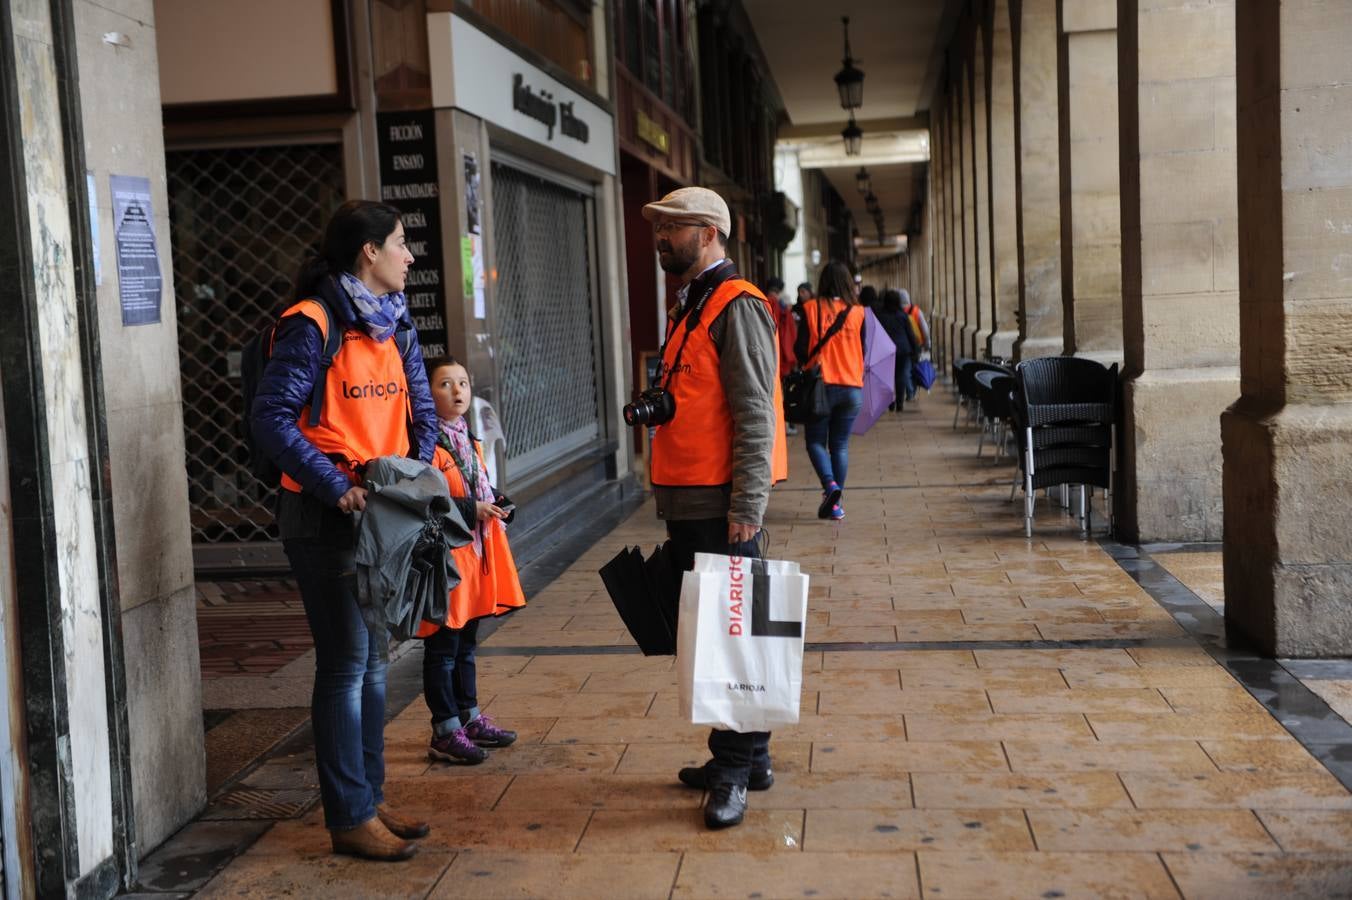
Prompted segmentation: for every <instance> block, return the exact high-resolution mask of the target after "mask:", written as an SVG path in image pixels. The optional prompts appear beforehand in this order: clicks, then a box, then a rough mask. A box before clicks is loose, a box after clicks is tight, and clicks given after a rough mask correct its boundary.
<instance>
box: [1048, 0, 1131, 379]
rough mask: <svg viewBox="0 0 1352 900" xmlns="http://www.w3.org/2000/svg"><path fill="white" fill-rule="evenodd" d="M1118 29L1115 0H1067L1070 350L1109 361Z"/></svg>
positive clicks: (1118, 266)
mask: <svg viewBox="0 0 1352 900" xmlns="http://www.w3.org/2000/svg"><path fill="white" fill-rule="evenodd" d="M1116 29H1117V7H1116V3H1114V2H1113V0H1061V32H1062V41H1063V42H1064V43H1063V49H1064V53H1065V72H1064V74H1065V84H1064V91H1063V95H1062V96H1063V99H1064V103H1063V107H1062V112H1063V122H1062V126H1063V127H1064V128H1067V129H1068V133H1067V134H1066V135H1065V138H1064V140H1063V142H1062V152H1063V156H1062V165H1063V166H1064V167H1065V169H1066V170H1068V171H1064V172H1063V173H1062V176H1061V178H1062V184H1063V185H1066V184H1068V187H1069V191H1068V192H1066V193H1065V194H1064V195H1063V198H1062V202H1063V206H1062V214H1063V216H1064V217H1065V219H1064V220H1063V222H1062V234H1063V236H1065V238H1064V239H1067V240H1068V247H1066V248H1063V249H1068V250H1069V259H1070V265H1069V267H1068V271H1067V272H1066V274H1068V276H1069V279H1068V280H1066V279H1063V280H1062V285H1061V291H1062V299H1063V302H1064V304H1065V310H1066V326H1065V328H1066V338H1067V340H1066V350H1067V351H1069V352H1073V353H1074V354H1075V355H1076V356H1087V357H1090V358H1092V359H1097V360H1099V361H1101V362H1104V363H1109V362H1119V363H1120V362H1121V361H1122V241H1121V234H1122V221H1121V209H1120V205H1119V194H1118V190H1119V189H1118V179H1119V173H1118V169H1119V160H1118V144H1117V129H1118V122H1117V30H1116ZM1067 222H1068V225H1069V227H1067ZM1062 259H1063V261H1064V260H1065V259H1066V255H1065V254H1063V256H1062Z"/></svg>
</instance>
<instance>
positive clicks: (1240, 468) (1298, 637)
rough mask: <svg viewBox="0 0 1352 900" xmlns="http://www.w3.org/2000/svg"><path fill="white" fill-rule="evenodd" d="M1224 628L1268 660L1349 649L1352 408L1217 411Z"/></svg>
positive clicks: (1351, 617) (1351, 628) (1351, 635)
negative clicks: (1220, 444)
mask: <svg viewBox="0 0 1352 900" xmlns="http://www.w3.org/2000/svg"><path fill="white" fill-rule="evenodd" d="M1221 437H1222V441H1223V453H1224V458H1225V469H1224V471H1225V626H1226V632H1227V633H1228V634H1229V635H1231V636H1232V637H1236V638H1239V639H1241V640H1246V641H1248V642H1250V643H1252V644H1254V645H1256V646H1257V648H1258V649H1259V651H1260V652H1263V653H1266V654H1268V655H1273V656H1291V657H1328V656H1349V655H1352V603H1349V602H1348V598H1349V597H1352V504H1349V503H1348V497H1350V496H1352V454H1349V453H1348V452H1347V448H1348V447H1349V446H1352V404H1329V405H1319V406H1314V405H1309V406H1306V405H1298V404H1290V405H1287V406H1285V407H1282V408H1281V409H1279V410H1275V411H1271V410H1269V411H1263V410H1257V409H1253V408H1251V407H1250V406H1248V405H1246V404H1243V403H1237V404H1235V405H1234V406H1233V407H1231V408H1230V409H1229V410H1226V412H1225V414H1224V415H1223V416H1221Z"/></svg>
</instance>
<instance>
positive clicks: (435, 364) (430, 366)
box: [423, 353, 461, 381]
mask: <svg viewBox="0 0 1352 900" xmlns="http://www.w3.org/2000/svg"><path fill="white" fill-rule="evenodd" d="M460 364H461V363H460V360H458V359H456V358H455V357H454V356H451V355H450V354H449V353H447V354H445V355H443V356H433V357H430V358H428V359H424V360H423V366H424V367H425V368H426V369H427V380H428V381H431V380H432V376H433V375H435V374H436V371H437V369H440V368H441V367H442V366H458V365H460Z"/></svg>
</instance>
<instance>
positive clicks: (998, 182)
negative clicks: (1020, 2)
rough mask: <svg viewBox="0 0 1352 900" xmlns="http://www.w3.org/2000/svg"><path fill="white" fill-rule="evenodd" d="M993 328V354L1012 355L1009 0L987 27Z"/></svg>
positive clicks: (1014, 289)
mask: <svg viewBox="0 0 1352 900" xmlns="http://www.w3.org/2000/svg"><path fill="white" fill-rule="evenodd" d="M990 104H991V105H990V110H991V254H990V266H991V275H992V279H991V284H992V286H991V292H992V311H993V318H992V320H991V328H992V329H993V333H992V334H991V337H990V340H989V342H988V344H987V349H988V350H989V351H990V354H991V355H992V356H999V357H1003V358H1006V359H1008V358H1009V357H1011V356H1013V355H1014V341H1015V339H1016V338H1018V336H1019V330H1018V322H1017V320H1016V313H1017V310H1018V308H1019V253H1018V232H1019V226H1018V214H1017V206H1018V193H1017V189H1016V186H1015V163H1014V143H1015V142H1014V128H1015V122H1014V49H1013V46H1012V39H1011V25H1010V18H1009V4H1008V3H1007V2H1006V0H997V2H996V4H995V10H994V17H993V21H992V27H991V65H990Z"/></svg>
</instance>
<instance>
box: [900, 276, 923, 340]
mask: <svg viewBox="0 0 1352 900" xmlns="http://www.w3.org/2000/svg"><path fill="white" fill-rule="evenodd" d="M901 311H902V312H904V313H906V315H908V316H910V317H911V321H912V322H914V323H915V328H916V332H917V333H918V334H919V335H920V352H922V353H923V352H925V351H926V350H928V349H929V348H930V331H929V322H927V321H926V320H925V313H924V312H923V311H922V310H921V309H920V307H919V306H917V305H916V304H914V303H912V302H911V292H910V291H908V290H906V289H905V288H902V289H901Z"/></svg>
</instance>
